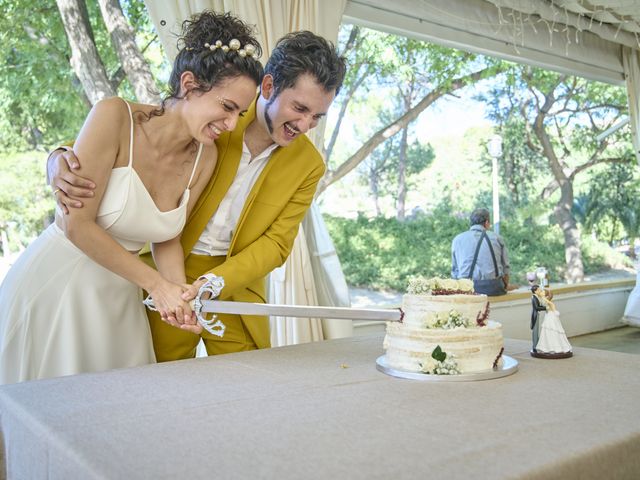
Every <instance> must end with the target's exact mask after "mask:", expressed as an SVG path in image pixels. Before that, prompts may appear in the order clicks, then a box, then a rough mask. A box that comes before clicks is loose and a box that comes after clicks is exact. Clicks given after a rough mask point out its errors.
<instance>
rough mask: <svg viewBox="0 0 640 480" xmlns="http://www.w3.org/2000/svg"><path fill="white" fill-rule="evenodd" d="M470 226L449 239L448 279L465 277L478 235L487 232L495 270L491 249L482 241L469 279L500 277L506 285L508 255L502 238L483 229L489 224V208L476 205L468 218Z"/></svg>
mask: <svg viewBox="0 0 640 480" xmlns="http://www.w3.org/2000/svg"><path fill="white" fill-rule="evenodd" d="M469 220H470V223H471V228H469V230H467V231H466V232H463V233H461V234H459V235H457V236H456V238H454V239H453V242H452V244H451V278H455V279H458V278H469V273H470V272H471V265H472V263H473V257H474V254H475V252H476V248H477V246H478V242H479V241H480V239H481V238H482V234H483V233H484V232H487V236H488V237H489V241H490V242H491V246H492V247H493V252H494V254H495V258H496V263H497V266H498V271H497V272H496V270H495V268H494V263H493V259H492V258H491V251H490V250H489V245H488V244H487V242H486V241H483V242H482V244H481V245H480V251H479V252H478V259H477V260H476V265H475V268H474V269H473V280H489V279H492V278H496V277H502V281H503V282H504V286H505V289H507V288H508V287H509V272H510V267H509V255H508V253H507V247H506V245H505V244H504V240H503V239H502V237H501V236H500V235H498V234H496V233H494V232H489V231H487V230H488V229H489V227H490V225H491V222H490V216H489V210H487V209H486V208H477V209H475V210H474V211H473V213H471V216H470V217H469Z"/></svg>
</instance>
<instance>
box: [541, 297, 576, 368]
mask: <svg viewBox="0 0 640 480" xmlns="http://www.w3.org/2000/svg"><path fill="white" fill-rule="evenodd" d="M532 290H533V289H532ZM533 294H534V296H536V297H537V298H536V299H537V300H538V302H536V303H539V304H540V305H541V306H544V307H546V309H545V310H546V311H545V314H544V318H543V319H542V323H541V325H540V327H539V328H540V332H539V336H538V342H537V344H536V345H535V348H534V350H533V352H532V353H531V354H532V355H533V356H534V357H538V358H568V357H571V356H572V355H573V353H572V351H571V344H570V343H569V340H567V335H566V334H565V333H564V328H562V323H560V312H558V310H556V306H555V305H554V303H553V302H552V301H551V299H552V298H553V294H552V293H551V291H550V290H546V289H544V288H542V287H538V288H536V289H535V291H534V292H533ZM536 313H537V312H536Z"/></svg>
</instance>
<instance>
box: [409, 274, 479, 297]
mask: <svg viewBox="0 0 640 480" xmlns="http://www.w3.org/2000/svg"><path fill="white" fill-rule="evenodd" d="M407 293H409V294H412V295H460V294H468V295H473V293H474V291H473V281H472V280H469V279H466V278H461V279H460V280H454V279H452V278H437V277H434V278H424V277H413V278H411V279H409V287H408V288H407Z"/></svg>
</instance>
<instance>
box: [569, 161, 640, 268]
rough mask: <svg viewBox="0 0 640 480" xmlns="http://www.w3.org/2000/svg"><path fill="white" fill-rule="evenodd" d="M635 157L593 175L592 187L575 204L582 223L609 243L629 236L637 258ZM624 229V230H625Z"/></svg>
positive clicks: (639, 226) (639, 216)
mask: <svg viewBox="0 0 640 480" xmlns="http://www.w3.org/2000/svg"><path fill="white" fill-rule="evenodd" d="M636 169H637V167H636V164H635V160H634V159H633V158H632V157H631V156H630V158H628V162H627V163H614V164H610V165H607V166H606V168H604V169H602V170H601V171H599V172H596V173H594V174H593V175H592V177H591V179H590V180H591V181H590V182H589V189H588V191H587V192H586V193H583V194H582V195H580V196H579V197H578V198H577V199H576V202H575V204H574V213H575V215H576V217H577V218H578V219H579V220H580V221H581V222H582V224H583V225H584V226H585V227H586V228H588V229H590V230H592V231H593V232H594V233H595V234H596V236H597V237H598V238H599V239H602V240H606V241H607V242H608V243H609V244H610V245H613V244H614V242H615V241H618V240H621V239H622V238H623V237H625V236H626V238H627V240H628V242H629V246H630V249H629V253H630V256H631V257H632V258H635V250H634V248H633V246H634V243H635V239H636V238H638V237H640V206H639V205H638V202H637V198H638V197H639V196H640V181H639V180H638V179H637V178H635V176H634V171H635V170H636ZM623 229H624V232H623V231H622V230H623Z"/></svg>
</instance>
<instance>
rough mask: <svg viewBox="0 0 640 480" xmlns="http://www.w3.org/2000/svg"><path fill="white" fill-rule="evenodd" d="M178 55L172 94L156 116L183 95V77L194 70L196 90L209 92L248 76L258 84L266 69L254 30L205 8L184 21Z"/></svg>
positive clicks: (172, 82)
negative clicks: (233, 79)
mask: <svg viewBox="0 0 640 480" xmlns="http://www.w3.org/2000/svg"><path fill="white" fill-rule="evenodd" d="M177 45H178V55H177V56H176V59H175V61H174V63H173V70H172V71H171V76H170V77H169V85H168V87H169V91H168V95H167V96H166V97H165V98H164V100H163V101H162V105H161V106H160V108H159V109H157V110H155V111H154V112H151V114H152V115H162V113H163V112H164V106H165V103H166V102H167V101H168V100H170V99H180V98H183V97H182V96H181V95H180V77H181V76H182V74H183V73H184V72H187V71H189V72H191V73H193V75H194V77H195V78H196V82H197V84H198V85H197V87H196V88H194V89H193V90H192V91H200V92H203V93H204V92H208V91H209V90H211V89H212V88H213V87H215V86H216V85H218V84H220V82H222V81H224V80H226V79H229V78H237V77H241V76H245V77H248V78H250V79H251V80H253V81H254V82H255V84H256V88H257V86H258V85H259V84H260V81H261V80H262V76H263V74H264V69H263V67H262V65H261V64H260V62H259V61H258V58H259V57H260V55H261V54H262V48H261V47H260V44H259V43H258V41H257V40H256V39H255V37H254V34H253V29H252V28H251V27H250V26H249V25H247V24H246V23H244V22H243V21H242V20H240V19H238V18H237V17H235V16H233V15H231V14H230V13H224V14H218V13H215V12H212V11H208V10H205V11H203V12H201V13H199V14H196V15H193V16H192V17H191V18H190V19H187V20H185V21H184V22H183V23H182V34H181V35H180V37H179V38H178V44H177Z"/></svg>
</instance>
